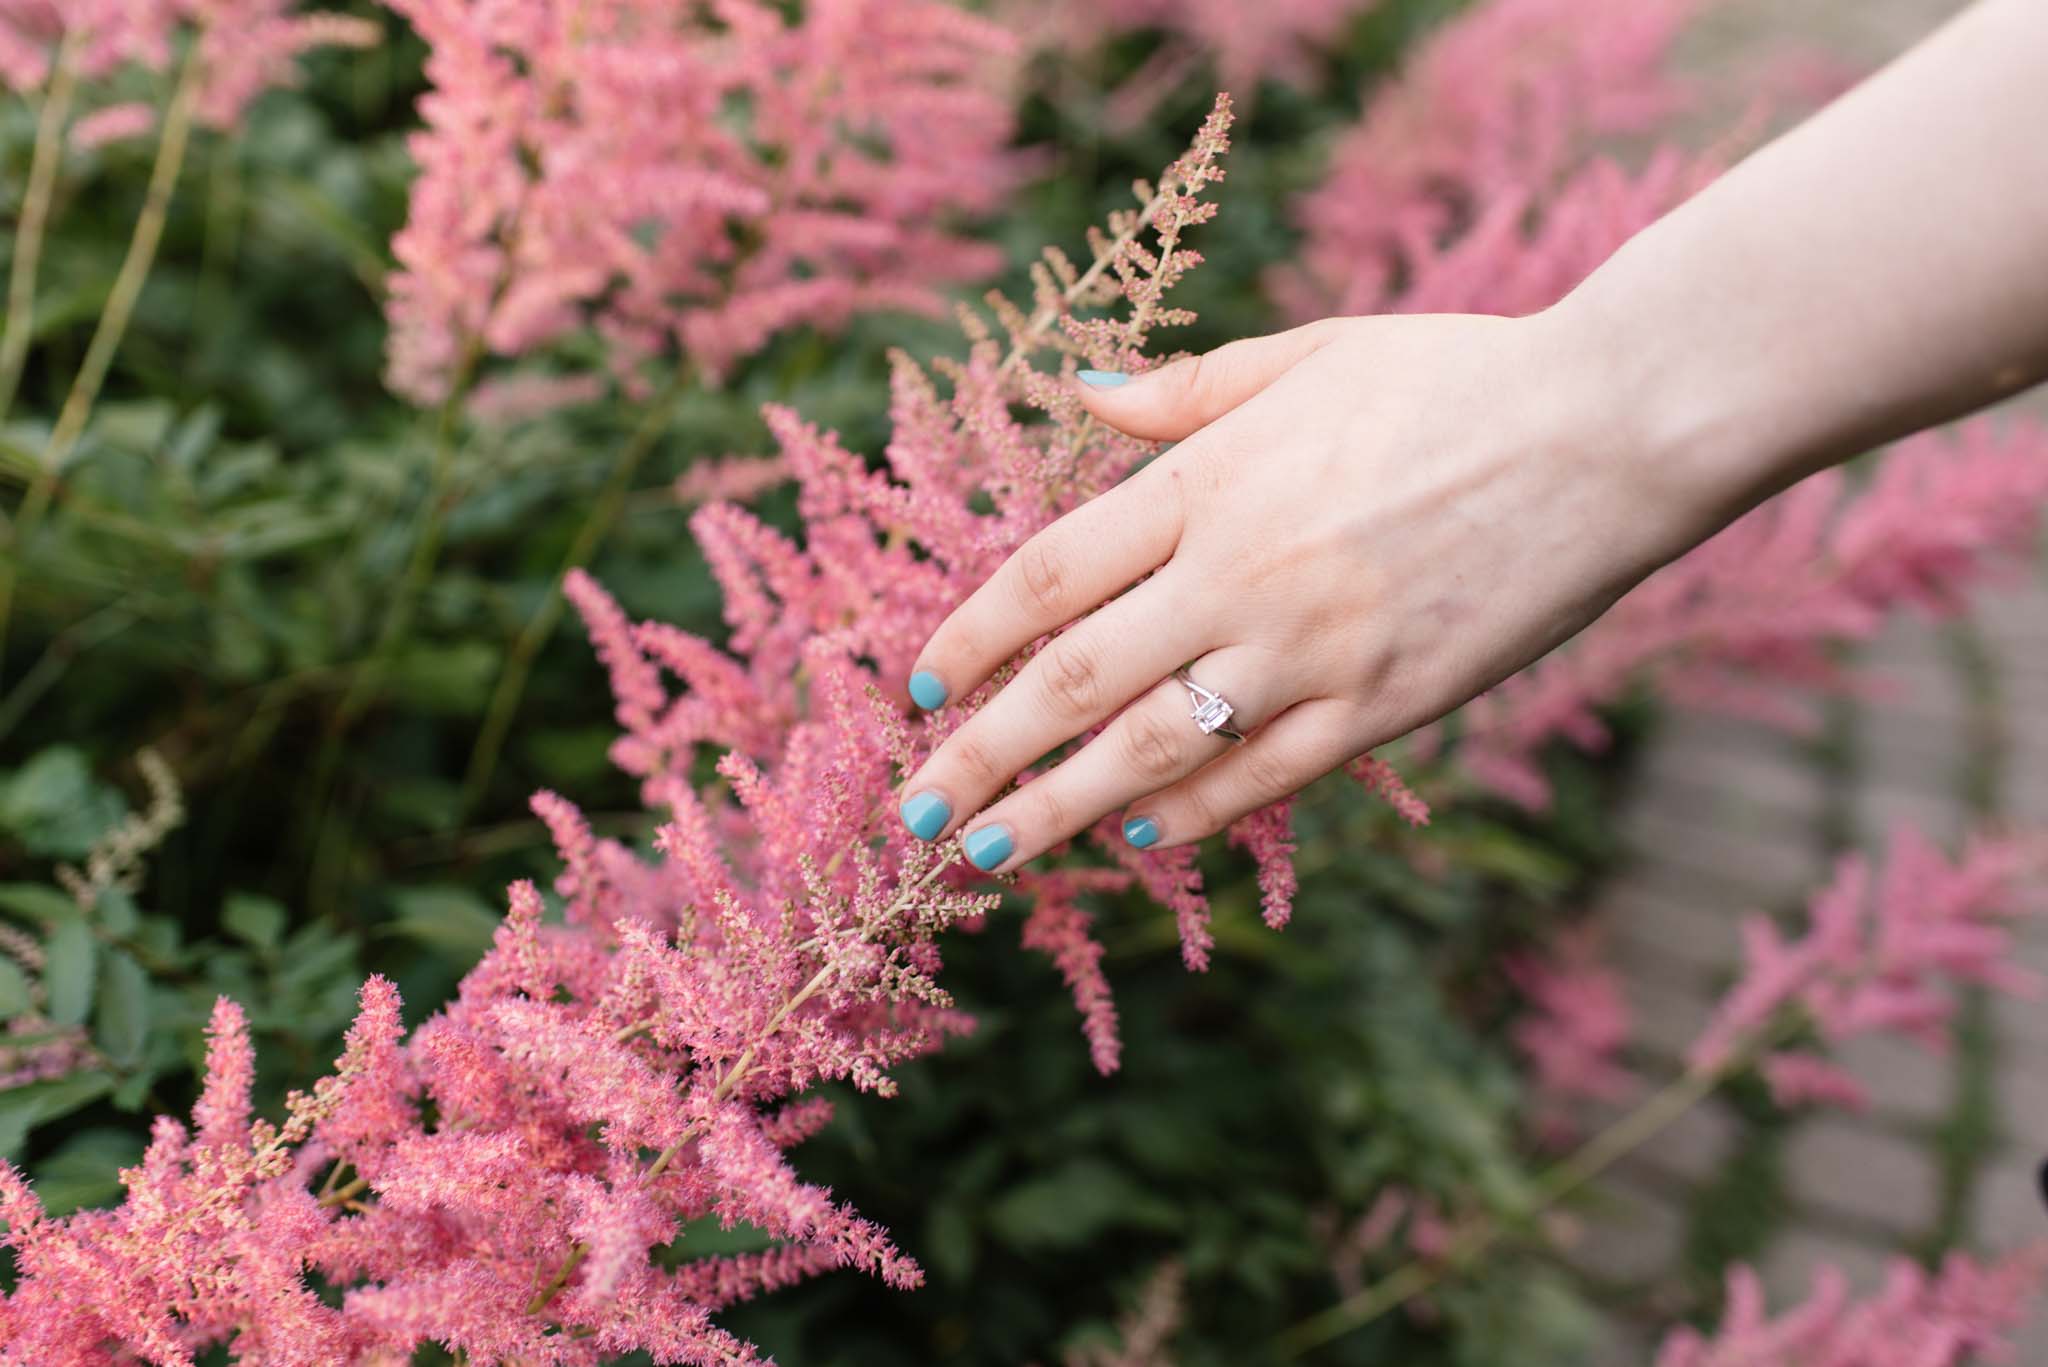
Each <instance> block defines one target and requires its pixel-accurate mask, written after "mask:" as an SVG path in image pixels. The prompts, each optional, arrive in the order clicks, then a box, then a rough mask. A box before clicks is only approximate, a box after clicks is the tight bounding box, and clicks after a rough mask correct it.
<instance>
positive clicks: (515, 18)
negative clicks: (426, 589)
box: [387, 0, 1016, 403]
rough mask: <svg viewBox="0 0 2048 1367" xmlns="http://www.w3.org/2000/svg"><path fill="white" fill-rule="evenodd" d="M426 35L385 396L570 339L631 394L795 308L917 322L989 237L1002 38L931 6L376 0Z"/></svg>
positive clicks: (1008, 52) (721, 357) (715, 362)
mask: <svg viewBox="0 0 2048 1367" xmlns="http://www.w3.org/2000/svg"><path fill="white" fill-rule="evenodd" d="M390 3H391V5H392V7H393V8H394V9H396V10H397V11H399V12H400V13H401V14H403V15H404V16H405V17H406V18H407V19H409V20H410V21H411V22H412V25H413V27H414V28H415V29H416V30H417V32H418V33H419V35H420V37H421V38H422V39H424V40H425V41H426V43H427V46H428V57H427V76H428V79H429V81H430V83H431V88H430V89H429V90H428V91H427V93H426V94H425V95H423V96H422V97H421V100H420V113H421V116H422V118H423V120H424V122H425V125H426V126H425V128H424V129H423V130H421V131H420V132H418V133H416V134H415V135H414V136H413V137H412V139H411V142H410V147H411V151H412V155H413V159H414V160H415V162H417V164H418V166H419V176H418V178H417V179H416V180H415V182H414V184H413V189H412V195H411V204H410V210H409V213H408V217H407V221H406V224H405V226H404V228H403V229H402V230H401V231H400V232H399V233H398V235H397V236H396V237H395V238H394V239H393V241H392V251H393V253H394V255H395V256H396V257H397V259H398V263H399V267H400V269H399V270H398V271H397V272H396V273H395V274H394V275H393V277H392V279H391V290H390V298H389V302H388V307H387V311H388V314H389V318H390V324H391V339H390V355H389V378H390V382H391V384H392V386H393V387H394V388H395V389H396V390H398V392H400V393H401V394H403V395H405V396H407V397H408V398H411V399H414V400H416V401H418V402H422V403H432V402H438V401H440V400H442V399H444V398H446V397H447V396H448V395H449V393H450V392H451V390H453V389H454V388H455V387H456V386H457V383H458V381H459V380H460V378H461V377H462V375H463V374H464V373H465V371H466V370H467V369H468V368H469V366H470V365H471V363H472V362H473V361H474V359H475V357H476V356H477V355H478V354H479V353H481V354H487V355H492V356H519V355H523V354H526V353H529V352H532V351H534V350H536V349H538V348H541V347H543V346H545V345H547V344H548V343H551V342H554V341H556V340H558V339H560V338H562V337H564V336H566V335H568V334H571V333H575V332H580V331H582V330H584V329H592V330H594V331H595V332H596V333H597V334H598V335H599V337H600V338H601V339H602V341H603V343H604V345H605V347H606V350H607V353H608V355H609V358H610V365H611V368H612V370H613V372H614V373H615V374H616V375H618V376H619V377H620V378H621V379H622V380H623V381H624V382H625V383H626V384H627V386H628V388H629V389H637V388H638V387H640V386H641V385H643V384H644V383H645V375H644V363H646V362H649V361H652V360H654V359H656V358H659V357H663V356H668V355H671V354H673V353H674V352H675V351H676V350H677V349H680V351H681V352H683V353H684V354H685V355H686V356H687V357H688V358H689V360H690V361H691V362H692V363H693V364H694V365H695V366H696V367H698V369H699V370H700V371H701V372H703V373H704V374H706V375H707V376H709V377H711V378H714V379H715V378H717V377H718V376H720V375H722V374H723V373H725V372H726V371H727V370H729V369H730V368H731V366H732V365H733V364H734V363H735V362H736V361H738V360H739V359H741V358H743V357H745V356H747V355H748V354H750V353H751V352H753V351H755V350H757V349H759V348H760V347H761V346H762V345H763V344H764V343H765V342H766V341H767V340H768V339H769V338H770V337H771V336H772V335H773V334H775V333H776V332H778V331H780V330H782V329H784V328H788V327H791V326H794V325H797V324H800V323H801V324H812V325H817V326H824V327H835V326H838V325H841V324H843V323H844V322H845V321H846V320H847V319H848V318H850V317H851V316H853V315H854V314H855V313H858V312H861V311H865V310H871V309H908V310H914V311H921V312H932V311H935V310H936V309H937V308H938V307H939V306H940V302H941V301H940V297H939V295H938V294H937V293H936V292H935V287H937V286H943V285H946V284H951V283H955V282H960V281H968V280H975V279H979V278H982V277H985V276H986V275H988V274H989V273H991V272H992V271H993V270H994V269H995V268H996V267H997V266H998V265H1000V256H999V254H998V253H996V252H995V251H994V249H993V248H990V247H988V246H985V245H983V244H978V243H974V242H971V241H968V240H966V239H964V238H962V237H960V236H958V235H957V234H956V233H954V232H953V231H951V230H950V229H949V226H948V225H949V222H950V221H951V220H952V219H954V218H956V217H958V216H961V215H973V214H979V213H982V212H984V211H986V210H988V209H990V208H993V207H994V206H995V205H997V204H998V203H1000V202H1001V200H1002V197H1003V195H1004V193H1005V191H1006V190H1007V189H1008V188H1009V186H1010V184H1011V182H1012V180H1013V173H1014V170H1015V164H1014V163H1013V161H1012V160H1011V158H1010V156H1009V154H1008V153H1007V152H1006V150H1005V148H1006V144H1007V142H1008V139H1009V134H1010V124H1011V116H1010V111H1009V103H1008V99H1007V95H1008V86H1009V84H1010V81H1011V76H1010V71H1011V67H1012V64H1013V58H1014V52H1015V46H1016V45H1015V43H1014V41H1013V40H1012V39H1011V38H1010V37H1009V35H1008V34H1007V33H1006V32H1005V31H1004V30H1002V29H1000V28H999V27H997V26H995V25H993V24H991V23H988V22H986V21H984V20H981V19H977V18H975V17H973V16H971V15H969V14H966V13H964V12H962V11H961V10H959V9H958V8H956V7H954V6H952V5H949V4H945V3H941V2H940V0H808V3H806V4H804V5H802V6H800V7H792V6H788V5H782V4H776V3H771V2H770V0H715V3H709V4H703V5H696V4H690V5H678V4H675V3H673V0H608V2H607V3H604V4H589V3H585V0H513V2H511V3H494V4H476V3H471V0H390Z"/></svg>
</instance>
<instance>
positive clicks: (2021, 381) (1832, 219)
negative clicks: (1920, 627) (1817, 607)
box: [1551, 0, 2048, 534]
mask: <svg viewBox="0 0 2048 1367" xmlns="http://www.w3.org/2000/svg"><path fill="white" fill-rule="evenodd" d="M1552 315H1553V317H1552V319H1551V324H1552V325H1553V326H1554V327H1555V328H1556V329H1558V330H1559V335H1560V336H1561V337H1563V338H1566V339H1569V344H1570V345H1572V346H1574V347H1575V348H1583V349H1584V350H1585V351H1586V352H1588V353H1589V354H1590V355H1591V356H1592V357H1593V358H1594V363H1595V364H1596V365H1597V366H1598V367H1599V368H1600V370H1601V372H1602V373H1601V383H1602V384H1603V385H1604V386H1605V387H1606V389H1607V392H1608V394H1609V395H1610V396H1612V395H1619V396H1621V397H1622V399H1623V401H1624V402H1625V403H1627V404H1629V405H1630V407H1631V416H1630V419H1629V422H1627V423H1624V427H1625V428H1627V429H1628V430H1627V433H1626V435H1627V436H1628V438H1629V439H1630V440H1631V442H1632V444H1634V445H1635V446H1636V448H1637V453H1638V456H1639V458H1640V459H1641V460H1643V461H1646V462H1651V463H1654V469H1652V470H1651V472H1650V473H1652V474H1653V475H1654V477H1655V478H1657V479H1658V480H1660V481H1662V482H1663V483H1664V487H1665V489H1666V490H1668V491H1669V493H1670V494H1671V496H1672V497H1674V498H1676V499H1679V500H1681V501H1684V502H1686V503H1688V505H1689V509H1688V512H1689V516H1690V517H1691V519H1692V520H1694V521H1696V522H1698V523H1699V525H1698V526H1697V527H1695V528H1691V529H1689V531H1690V532H1691V533H1692V534H1704V533H1705V532H1707V531H1710V530H1712V529H1713V527H1715V526H1718V525H1719V524H1720V523H1721V522H1722V521H1725V520H1727V519H1728V518H1730V517H1732V516H1734V515H1735V514H1737V513H1739V512H1740V511H1741V510H1743V509H1744V508H1746V507H1748V506H1749V505H1750V504H1752V503H1754V502H1756V501H1757V500H1759V499H1761V498H1762V497H1764V496H1766V495H1768V494H1769V493H1771V492H1774V491H1775V490H1776V489H1778V488H1781V487H1783V486H1784V485H1786V484H1788V483H1790V482H1792V481H1793V480H1795V479H1797V478H1799V477H1801V476H1802V475H1805V474H1807V473H1809V472H1811V471H1813V470H1815V469H1818V468H1821V467H1823V466H1825V465H1829V464H1833V463H1835V462H1837V461H1840V460H1843V459H1846V458H1847V457H1849V456H1851V455H1854V454H1856V453H1857V452H1859V451H1862V450H1866V449H1868V448H1870V447H1871V446H1874V445H1877V444H1879V443H1882V442H1884V441H1887V440H1890V439H1891V438H1893V437H1896V436H1900V435H1903V434H1904V433H1907V432H1910V431H1913V430H1916V429H1918V428H1920V427H1924V426H1927V425H1929V424H1931V423H1935V422H1939V421H1942V420H1944V419H1947V418H1950V417H1954V416H1956V415H1958V414H1961V413H1965V412H1968V411H1970V410H1972V409H1975V408H1978V407H1981V406H1983V405H1984V404H1986V403H1989V402H1991V401H1993V400H1995V399H1997V398H1999V397H2001V396H2003V395H2005V394H2007V393H2010V392H2012V391H2014V390H2017V389H2020V388H2024V387H2026V386H2027V385H2029V384H2032V383H2034V382H2036V381H2038V380H2040V379H2041V378H2043V377H2044V376H2048V2H2044V0H1981V3H1979V4H1978V5H1977V6H1975V7H1973V8H1972V9H1971V10H1969V11H1966V12H1965V13H1964V14H1962V15H1961V16H1960V17H1958V18H1957V19H1956V20H1955V21H1954V22H1953V23H1951V24H1950V25H1949V26H1948V27H1947V28H1946V29H1944V30H1942V31H1941V32H1940V33H1938V34H1936V35H1935V36H1934V37H1933V38H1931V39H1930V40H1928V41H1927V42H1926V43H1924V44H1922V45H1921V46H1920V47H1919V48H1917V49H1915V50H1914V51H1913V52H1911V53H1909V54H1907V55H1906V56H1905V57H1904V58H1902V59H1901V60H1900V61H1898V62H1897V63H1895V64H1893V65H1892V66H1891V67H1889V68H1887V69H1886V70H1885V71H1883V72H1881V73H1879V74H1878V75H1877V76H1875V77H1873V78H1872V79H1871V80H1869V81H1868V82H1866V83H1865V84H1863V85H1862V86H1860V87H1858V88H1857V89H1856V90H1854V91H1852V92H1850V93H1849V94H1848V95H1846V96H1845V97H1843V99H1841V100H1840V101H1838V102H1837V103H1836V104H1834V105H1833V106H1831V107H1829V108H1828V109H1827V110H1825V111H1823V112H1822V113H1821V114H1819V115H1817V116H1816V117H1815V118H1813V119H1812V120H1810V121H1809V122H1807V123H1806V124H1804V125H1802V126H1801V127H1799V128H1797V129H1795V130H1793V131H1792V132H1791V133H1789V134H1787V135H1786V136H1784V137H1783V138H1781V139H1779V140H1778V141H1777V142H1775V143H1773V144H1771V145H1770V146H1768V147H1766V148H1764V149H1762V150H1761V151H1759V152H1758V153H1757V154H1756V155H1754V156H1752V157H1751V158H1749V159H1748V160H1747V161H1745V162H1744V163H1743V164H1742V165H1740V166H1738V167H1736V168H1735V169H1734V170H1733V171H1731V172H1730V173H1729V174H1727V175H1726V176H1724V177H1723V178H1721V179H1720V180H1719V181H1717V182H1715V184H1714V185H1712V186H1711V187H1710V188H1708V189H1707V190H1706V191H1704V192H1702V193H1701V194H1700V195H1699V196H1697V197H1696V198H1695V199H1693V200H1692V201H1691V202H1689V203H1688V204H1686V205H1685V206H1683V207H1682V208H1680V209H1679V210H1677V211H1676V212H1674V213H1672V214H1671V215H1670V216H1668V217H1667V218H1665V219H1664V220H1663V221H1661V222H1659V223H1658V224H1656V225H1654V226H1653V227H1651V228H1649V229H1648V230H1646V231H1645V232H1643V233H1642V234H1641V235H1639V236H1638V237H1637V238H1636V239H1635V240H1634V241H1632V242H1630V243H1629V244H1628V245H1627V246H1626V247H1625V248H1623V249H1622V251H1620V252H1619V253H1617V254H1616V255H1615V257H1614V258H1613V259H1612V260H1611V261H1610V262H1609V263H1608V264H1607V265H1605V266H1603V267H1602V268H1601V269H1600V270H1599V271H1597V272H1596V273H1595V274H1594V275H1593V276H1592V277H1590V278H1589V279H1588V280H1587V281H1586V283H1585V284H1584V285H1582V286H1581V287H1580V289H1579V290H1578V291H1576V292H1575V293H1574V294H1573V295H1572V296H1571V297H1570V298H1569V299H1567V300H1566V301H1565V302H1564V303H1562V304H1560V305H1559V306H1558V307H1557V308H1556V309H1554V310H1553V311H1552Z"/></svg>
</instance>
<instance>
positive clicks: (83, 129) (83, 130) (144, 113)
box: [71, 100, 156, 152]
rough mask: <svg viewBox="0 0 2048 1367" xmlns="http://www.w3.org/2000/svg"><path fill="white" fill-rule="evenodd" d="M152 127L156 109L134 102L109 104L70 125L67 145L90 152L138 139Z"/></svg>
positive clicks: (154, 123)
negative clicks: (69, 137) (69, 139)
mask: <svg viewBox="0 0 2048 1367" xmlns="http://www.w3.org/2000/svg"><path fill="white" fill-rule="evenodd" d="M155 127H156V109H155V108H154V107H153V106H151V105H146V104H143V103H141V102H140V101H137V100H129V101H126V102H124V103H122V104H110V105H108V106H106V107H105V108H104V109H95V110H94V111H93V112H92V113H90V114H88V115H86V116H85V117H84V118H82V119H80V120H79V121H78V122H77V123H74V124H72V125H71V145H72V146H73V147H74V148H76V149H77V150H78V151H81V152H91V151H95V150H97V149H98V148H101V147H106V146H108V145H110V144H112V143H117V142H127V141H129V140H130V139H132V138H139V137H141V136H142V135H143V134H145V133H147V132H149V131H150V130H151V129H152V128H155Z"/></svg>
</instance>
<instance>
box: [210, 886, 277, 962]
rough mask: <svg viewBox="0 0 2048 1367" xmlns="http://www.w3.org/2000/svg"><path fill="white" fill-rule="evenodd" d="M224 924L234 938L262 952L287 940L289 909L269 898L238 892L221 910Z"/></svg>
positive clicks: (221, 921)
mask: <svg viewBox="0 0 2048 1367" xmlns="http://www.w3.org/2000/svg"><path fill="white" fill-rule="evenodd" d="M220 923H221V924H222V925H223V926H225V927H227V931H228V933H229V934H230V935H233V936H234V937H235V938H236V939H238V940H240V941H242V942H243V943H244V944H249V945H254V946H255V947H256V948H258V949H275V948H277V945H278V941H280V940H282V939H283V938H284V923H285V910H284V907H283V906H282V905H280V904H279V903H277V902H274V901H272V900H271V899H270V898H268V897H255V896H252V895H250V894H248V893H243V892H237V893H231V894H230V895H229V896H228V900H227V904H226V905H225V906H223V907H222V908H221V913H220Z"/></svg>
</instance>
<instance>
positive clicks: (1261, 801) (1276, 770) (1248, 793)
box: [1240, 745, 1297, 806]
mask: <svg viewBox="0 0 2048 1367" xmlns="http://www.w3.org/2000/svg"><path fill="white" fill-rule="evenodd" d="M1240 763H1241V764H1242V766H1243V767H1242V769H1241V771H1240V772H1241V773H1242V776H1243V778H1244V795H1245V797H1246V798H1247V799H1248V800H1249V801H1250V803H1251V805H1253V806H1263V805H1265V804H1266V803H1268V802H1272V801H1274V800H1276V799H1278V798H1283V797H1286V796H1287V795H1288V794H1289V793H1291V792H1293V791H1294V789H1295V787H1296V786H1297V785H1296V784H1295V781H1294V775H1293V772H1292V771H1291V770H1290V769H1289V768H1288V766H1287V765H1285V764H1282V763H1281V762H1280V760H1279V758H1278V757H1277V756H1275V755H1274V754H1272V753H1271V752H1270V751H1267V750H1265V749H1264V748H1262V747H1260V746H1256V745H1249V746H1246V747H1245V751H1244V754H1243V756H1242V758H1241V761H1240Z"/></svg>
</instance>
